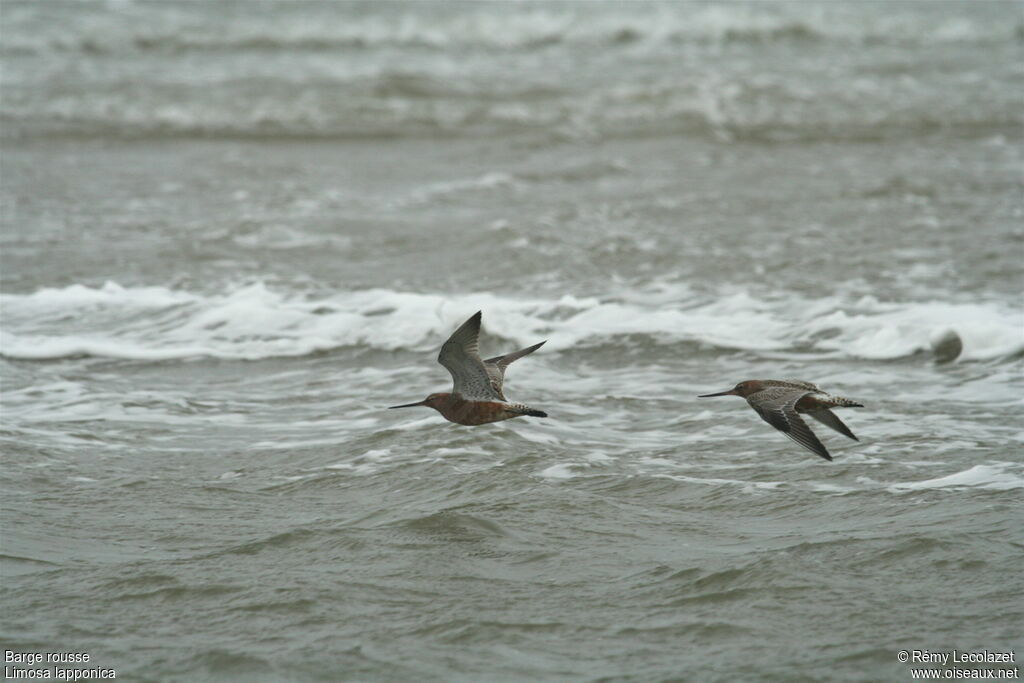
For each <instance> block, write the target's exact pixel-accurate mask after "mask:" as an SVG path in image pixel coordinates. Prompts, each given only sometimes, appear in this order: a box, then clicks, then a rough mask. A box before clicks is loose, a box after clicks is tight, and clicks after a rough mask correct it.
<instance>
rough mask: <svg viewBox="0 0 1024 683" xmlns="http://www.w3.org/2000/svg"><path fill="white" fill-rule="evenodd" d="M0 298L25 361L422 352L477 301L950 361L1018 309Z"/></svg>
mask: <svg viewBox="0 0 1024 683" xmlns="http://www.w3.org/2000/svg"><path fill="white" fill-rule="evenodd" d="M0 308H2V312H3V320H4V326H3V331H2V333H0V355H3V356H4V357H6V358H12V359H23V360H46V359H56V358H67V357H75V356H95V357H107V358H122V359H131V360H153V361H155V360H171V359H182V358H193V357H204V356H205V357H214V358H223V359H239V360H243V359H244V360H255V359H260V358H269V357H275V356H304V355H307V354H311V353H315V352H319V351H326V350H330V349H337V348H343V347H367V348H373V349H380V350H399V349H406V350H416V351H430V350H432V349H435V348H436V347H437V345H438V341H439V340H441V339H442V338H444V336H445V335H447V334H449V333H450V332H451V330H452V329H454V327H455V326H457V325H458V324H459V323H460V322H462V320H463V319H465V318H466V317H467V316H468V315H469V314H471V313H472V312H474V311H476V310H478V309H480V310H484V311H485V312H486V318H485V321H486V322H485V328H486V330H487V332H488V333H490V334H494V335H497V336H500V337H503V338H506V339H510V340H515V341H516V342H518V343H520V344H527V343H532V342H535V341H536V340H537V339H538V338H541V339H548V347H547V348H548V349H549V350H562V351H566V350H569V349H573V348H587V347H594V346H601V345H607V344H616V343H621V342H622V340H624V339H625V338H627V337H631V336H642V337H646V338H648V339H649V340H650V341H651V343H655V344H677V343H689V344H695V345H697V346H699V347H707V348H710V349H742V350H747V351H751V352H755V353H767V354H771V353H778V352H795V353H806V354H819V355H830V356H835V355H838V356H846V357H855V358H864V359H869V360H891V359H899V358H906V357H909V356H913V355H915V354H918V353H922V352H927V351H929V350H930V349H931V348H932V344H933V340H934V338H935V337H936V335H938V334H947V333H948V332H949V331H951V330H952V331H953V332H954V333H955V334H956V335H957V336H958V337H959V338H960V340H961V342H962V352H961V353H960V355H959V358H958V361H979V360H989V359H996V358H1001V357H1015V356H1019V355H1020V354H1022V353H1024V334H1022V327H1024V311H1021V310H1010V309H1007V308H1005V307H1003V306H1000V305H996V304H992V303H941V302H903V303H901V302H886V301H879V300H877V299H875V298H873V297H864V298H861V299H859V300H856V301H843V300H841V299H840V298H838V297H826V298H822V299H817V300H806V301H795V300H794V297H793V296H788V297H780V298H773V299H761V298H757V297H755V296H752V295H750V294H748V293H733V294H728V295H723V296H720V297H717V298H708V297H706V296H698V295H695V294H693V293H692V292H690V291H689V290H688V289H687V288H685V287H681V286H677V287H676V288H675V289H674V290H672V291H671V292H669V293H668V294H665V292H664V288H663V291H662V292H661V294H660V295H659V296H657V297H652V296H648V295H647V294H645V293H644V292H634V293H626V294H619V295H616V296H614V297H612V296H609V297H582V298H581V297H576V296H571V295H565V296H562V297H559V298H533V299H525V298H524V299H520V298H514V299H513V298H505V297H502V296H497V295H495V294H491V293H470V294H461V295H444V294H421V293H414V292H401V291H393V290H389V289H367V290H359V291H351V292H344V293H339V294H337V295H334V296H328V297H322V298H318V297H313V296H309V295H307V294H303V293H301V292H297V293H296V292H284V291H279V290H277V289H272V288H269V287H267V286H266V285H265V284H263V283H261V282H255V283H250V284H245V285H240V286H236V287H234V288H231V289H228V290H227V291H225V292H222V293H217V294H211V295H204V294H200V293H195V292H188V291H181V290H174V289H168V288H165V287H122V286H120V285H118V284H116V283H112V282H108V283H107V284H105V285H103V286H102V287H96V288H94V287H87V286H84V285H73V286H70V287H66V288H61V289H52V288H51V289H41V290H38V291H36V292H34V293H31V294H5V295H0Z"/></svg>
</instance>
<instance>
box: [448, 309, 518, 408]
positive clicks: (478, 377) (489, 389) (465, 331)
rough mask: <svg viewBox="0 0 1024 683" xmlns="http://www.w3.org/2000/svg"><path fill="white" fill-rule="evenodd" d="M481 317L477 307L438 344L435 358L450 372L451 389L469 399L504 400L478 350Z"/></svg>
mask: <svg viewBox="0 0 1024 683" xmlns="http://www.w3.org/2000/svg"><path fill="white" fill-rule="evenodd" d="M481 317H482V314H481V312H480V311H477V312H476V313H475V314H474V315H473V316H472V317H470V319H469V320H467V321H466V322H464V323H462V326H461V327H459V329H457V330H455V332H454V333H453V334H452V336H451V337H449V338H448V341H446V342H445V343H444V346H442V347H441V353H439V354H438V356H437V362H438V363H440V364H441V365H443V366H444V367H445V368H447V370H448V372H450V373H451V375H452V381H453V382H454V388H453V389H452V392H453V393H456V394H458V395H460V396H462V398H464V399H466V400H468V401H504V400H505V399H504V397H503V396H502V395H501V392H499V391H495V389H494V386H493V385H492V383H491V377H490V375H489V374H488V372H487V368H486V367H484V362H483V361H482V360H480V352H479V351H478V350H477V338H478V337H479V336H480V319H481Z"/></svg>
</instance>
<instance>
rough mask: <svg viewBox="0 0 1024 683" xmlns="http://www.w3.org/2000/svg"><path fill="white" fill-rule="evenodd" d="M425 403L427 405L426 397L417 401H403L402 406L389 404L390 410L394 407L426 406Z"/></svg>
mask: <svg viewBox="0 0 1024 683" xmlns="http://www.w3.org/2000/svg"><path fill="white" fill-rule="evenodd" d="M425 405H427V401H426V399H424V400H422V401H417V402H416V403H403V404H402V405H400V406H388V410H391V409H392V408H412V407H414V406H425Z"/></svg>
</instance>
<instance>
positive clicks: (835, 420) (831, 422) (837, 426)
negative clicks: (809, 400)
mask: <svg viewBox="0 0 1024 683" xmlns="http://www.w3.org/2000/svg"><path fill="white" fill-rule="evenodd" d="M807 414H808V415H810V416H811V417H813V418H814V419H815V420H817V421H818V422H820V423H821V424H823V425H825V426H826V427H831V428H832V429H834V430H836V431H837V432H839V433H840V434H842V435H843V436H847V437H849V438H851V439H853V440H854V441H860V439H858V438H857V437H856V436H854V435H853V432H852V431H850V428H849V427H847V426H846V425H845V424H844V423H843V421H842V420H840V419H839V416H838V415H836V414H835V413H833V412H832V411H831V410H829V409H828V408H819V409H818V410H808V411H807Z"/></svg>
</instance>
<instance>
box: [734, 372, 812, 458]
mask: <svg viewBox="0 0 1024 683" xmlns="http://www.w3.org/2000/svg"><path fill="white" fill-rule="evenodd" d="M809 393H811V392H809V391H805V390H802V389H796V390H794V389H791V388H786V387H768V388H767V389H765V390H764V391H759V392H757V393H756V394H751V395H750V396H748V397H747V403H749V404H750V407H751V408H753V409H754V410H755V411H757V414H758V415H760V416H761V419H763V420H764V421H765V422H767V423H768V424H770V425H771V426H772V427H775V428H776V429H778V430H779V431H780V432H782V433H783V434H785V435H786V436H788V437H789V438H790V439H792V440H793V441H795V442H797V443H798V444H800V445H801V446H803V447H804V448H806V449H807V450H809V451H811V452H812V453H814V454H815V455H819V456H821V457H822V458H825V459H826V460H831V459H832V456H831V455H829V453H828V450H827V449H826V448H825V446H824V445H822V443H821V441H819V440H818V437H816V436H815V435H814V432H812V431H811V428H810V427H808V426H807V423H806V422H804V421H803V418H801V417H800V416H799V415H798V414H797V412H796V403H797V401H799V400H800V399H801V398H803V397H804V396H806V395H807V394H809Z"/></svg>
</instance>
